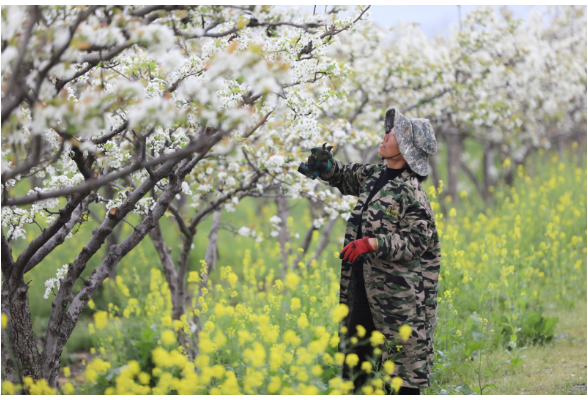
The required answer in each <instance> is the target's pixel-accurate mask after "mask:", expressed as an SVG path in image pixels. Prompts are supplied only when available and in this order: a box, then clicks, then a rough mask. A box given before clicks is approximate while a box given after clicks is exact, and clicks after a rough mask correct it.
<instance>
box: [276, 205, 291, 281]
mask: <svg viewBox="0 0 588 400" xmlns="http://www.w3.org/2000/svg"><path fill="white" fill-rule="evenodd" d="M276 204H277V206H278V217H280V219H281V220H282V221H281V222H280V231H279V232H278V240H279V242H280V249H281V250H282V267H283V270H284V271H287V270H288V255H289V253H290V251H289V250H291V249H290V248H287V245H288V244H289V239H290V234H289V232H288V217H289V216H290V207H289V205H288V199H287V198H286V197H277V198H276Z"/></svg>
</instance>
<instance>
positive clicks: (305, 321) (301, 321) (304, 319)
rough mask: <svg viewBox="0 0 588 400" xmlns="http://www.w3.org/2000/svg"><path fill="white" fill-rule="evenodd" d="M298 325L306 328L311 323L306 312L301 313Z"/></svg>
mask: <svg viewBox="0 0 588 400" xmlns="http://www.w3.org/2000/svg"><path fill="white" fill-rule="evenodd" d="M297 322H298V327H299V328H300V329H306V328H307V327H308V325H309V324H310V323H309V322H308V318H307V317H306V313H302V314H300V317H299V318H298V321H297Z"/></svg>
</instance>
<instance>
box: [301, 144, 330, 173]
mask: <svg viewBox="0 0 588 400" xmlns="http://www.w3.org/2000/svg"><path fill="white" fill-rule="evenodd" d="M326 145H327V143H326V142H325V143H324V144H323V146H322V147H313V148H312V149H310V151H311V152H312V154H311V155H310V156H309V157H308V161H307V162H302V163H300V167H298V172H300V173H301V174H302V175H304V176H306V177H308V178H310V179H312V180H314V179H316V178H317V177H318V175H319V173H321V172H329V171H330V170H331V168H332V166H333V164H334V163H335V160H334V159H333V153H331V149H332V148H333V146H329V147H326Z"/></svg>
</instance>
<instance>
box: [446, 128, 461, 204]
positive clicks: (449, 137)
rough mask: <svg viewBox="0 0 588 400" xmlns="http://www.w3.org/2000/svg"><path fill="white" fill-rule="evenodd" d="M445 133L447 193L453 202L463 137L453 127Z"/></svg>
mask: <svg viewBox="0 0 588 400" xmlns="http://www.w3.org/2000/svg"><path fill="white" fill-rule="evenodd" d="M445 133H446V135H445V138H446V141H447V194H448V195H450V196H451V202H452V203H454V204H455V201H456V199H457V181H458V179H459V170H460V166H461V165H460V162H459V160H460V154H461V151H462V144H463V138H462V136H461V135H460V132H459V130H458V129H457V128H455V127H451V128H449V129H448V130H447V131H446V132H445Z"/></svg>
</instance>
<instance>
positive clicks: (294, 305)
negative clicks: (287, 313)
mask: <svg viewBox="0 0 588 400" xmlns="http://www.w3.org/2000/svg"><path fill="white" fill-rule="evenodd" d="M298 308H300V299H299V298H298V297H292V299H291V300H290V309H291V310H296V309H298Z"/></svg>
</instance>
